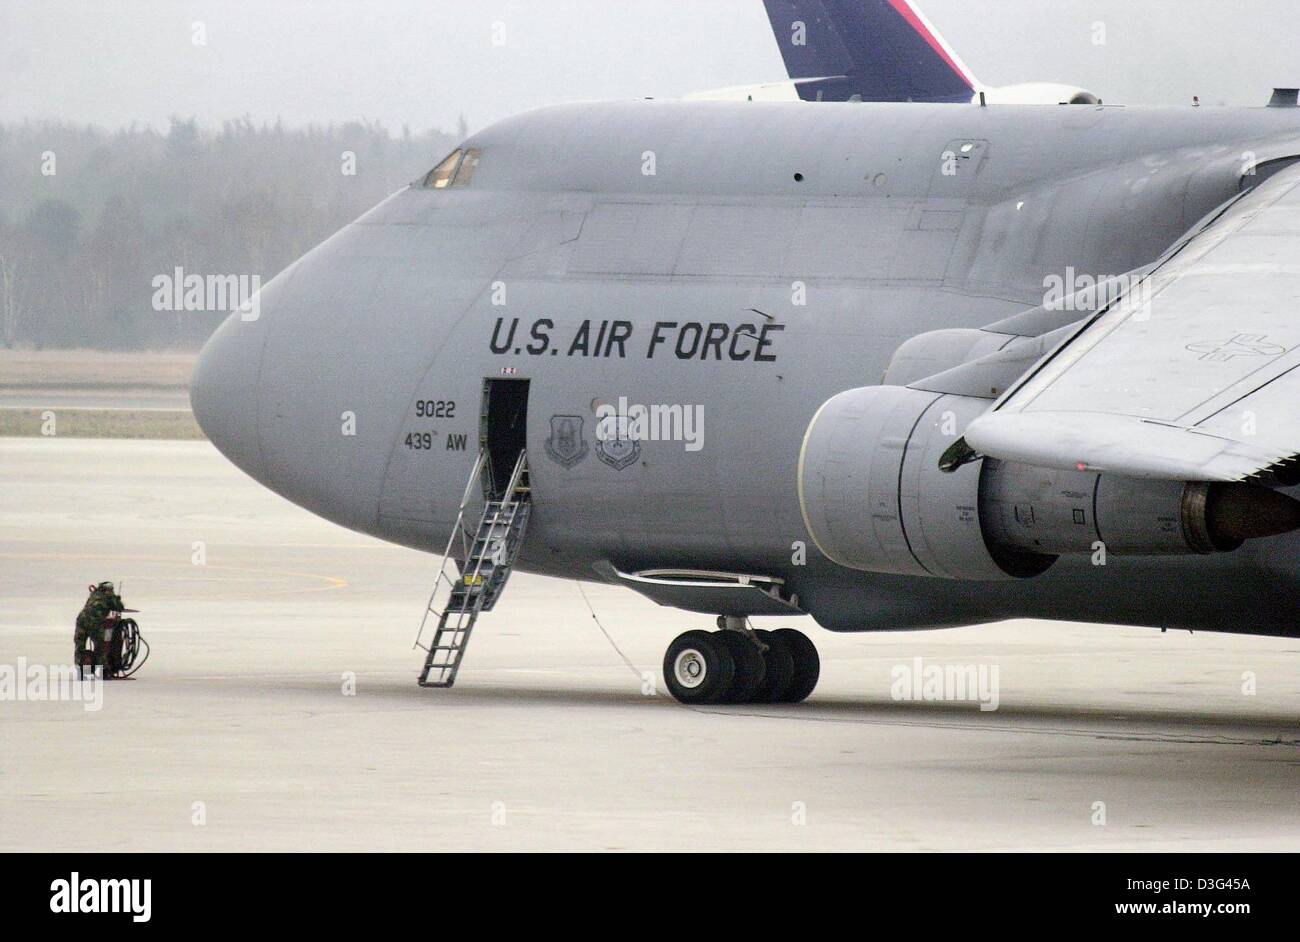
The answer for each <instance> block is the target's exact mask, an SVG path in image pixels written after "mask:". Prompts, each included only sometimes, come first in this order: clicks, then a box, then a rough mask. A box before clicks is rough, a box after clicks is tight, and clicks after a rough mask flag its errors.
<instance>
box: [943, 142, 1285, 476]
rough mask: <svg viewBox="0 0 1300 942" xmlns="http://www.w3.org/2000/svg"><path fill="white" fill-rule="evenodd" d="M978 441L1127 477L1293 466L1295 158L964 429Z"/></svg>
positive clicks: (997, 449) (1050, 463)
mask: <svg viewBox="0 0 1300 942" xmlns="http://www.w3.org/2000/svg"><path fill="white" fill-rule="evenodd" d="M966 441H967V443H968V444H969V445H970V446H971V448H973V449H974V450H975V451H976V452H979V453H981V454H984V455H987V456H990V457H994V458H1000V459H1004V460H1011V461H1022V462H1026V463H1030V464H1035V465H1041V466H1045V467H1053V468H1067V469H1075V468H1078V469H1086V470H1097V471H1108V472H1112V473H1115V474H1122V475H1125V476H1129V477H1148V478H1165V479H1176V480H1188V481H1241V480H1246V479H1250V478H1256V477H1264V476H1266V475H1270V474H1271V475H1274V476H1276V477H1278V478H1280V479H1282V480H1284V481H1288V480H1292V479H1294V476H1295V473H1296V471H1297V470H1300V164H1292V165H1291V166H1289V167H1286V168H1285V169H1283V170H1280V171H1278V172H1277V173H1275V174H1274V175H1273V176H1271V177H1269V178H1268V179H1267V180H1265V181H1264V182H1263V183H1261V184H1260V185H1259V186H1257V187H1256V188H1255V189H1254V190H1251V191H1249V192H1248V193H1246V194H1245V195H1243V196H1241V197H1239V198H1237V200H1236V201H1234V202H1232V203H1230V204H1229V205H1228V206H1227V207H1226V208H1225V209H1222V210H1221V211H1220V213H1219V215H1218V216H1217V218H1214V219H1213V220H1212V221H1210V222H1209V223H1208V224H1203V225H1202V227H1201V228H1199V229H1198V230H1196V231H1194V232H1193V233H1192V234H1191V235H1190V236H1189V237H1187V238H1186V239H1185V240H1183V241H1182V242H1180V243H1179V244H1178V245H1177V246H1175V248H1174V249H1171V250H1170V252H1169V253H1167V254H1166V256H1165V258H1164V259H1162V261H1161V262H1160V263H1159V264H1158V265H1157V266H1156V267H1155V269H1154V270H1153V271H1152V272H1151V273H1150V274H1149V275H1148V276H1147V277H1146V278H1145V279H1143V280H1142V281H1141V282H1139V284H1138V286H1137V287H1135V288H1134V289H1133V290H1131V291H1129V292H1128V294H1127V295H1125V297H1124V298H1122V299H1121V300H1120V301H1118V302H1117V303H1115V304H1113V305H1111V306H1110V307H1109V308H1107V309H1104V310H1103V311H1101V312H1100V313H1098V314H1097V315H1095V316H1094V317H1093V318H1091V319H1090V320H1089V321H1087V322H1086V323H1085V324H1084V326H1082V327H1081V328H1080V329H1079V330H1078V331H1077V332H1076V333H1074V334H1073V335H1072V336H1071V337H1069V338H1068V339H1066V340H1065V341H1064V342H1063V343H1062V344H1061V345H1060V346H1059V347H1057V349H1056V350H1055V351H1054V352H1053V353H1052V354H1051V355H1049V356H1048V357H1046V358H1045V359H1044V360H1043V361H1042V362H1040V363H1039V364H1038V365H1037V366H1036V368H1035V369H1033V370H1031V371H1030V372H1029V373H1028V374H1026V375H1025V376H1024V377H1022V378H1021V380H1020V381H1019V382H1018V383H1017V384H1016V385H1014V386H1013V387H1012V388H1010V389H1009V390H1008V391H1007V392H1006V394H1005V395H1003V397H1002V398H1001V399H1000V400H999V401H998V402H997V403H996V404H995V405H994V406H993V408H992V409H991V410H990V411H989V412H988V413H986V414H985V415H983V416H981V417H980V418H978V419H976V420H975V421H974V422H973V423H972V424H971V426H970V428H969V429H968V430H967V434H966Z"/></svg>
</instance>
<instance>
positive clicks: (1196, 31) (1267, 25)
mask: <svg viewBox="0 0 1300 942" xmlns="http://www.w3.org/2000/svg"><path fill="white" fill-rule="evenodd" d="M922 7H923V9H924V10H925V11H926V13H927V14H928V15H929V17H930V19H931V20H933V21H934V23H935V24H936V26H937V27H938V28H939V29H940V31H941V32H943V33H944V34H945V36H946V37H947V38H948V40H949V41H950V42H951V43H952V44H953V45H954V46H955V47H956V49H957V50H958V51H959V52H960V53H961V55H962V56H963V57H964V58H965V59H966V61H967V63H968V64H969V65H970V66H971V68H972V69H973V70H974V71H975V73H976V74H977V75H978V76H979V77H980V78H981V79H982V80H983V81H985V82H989V83H993V84H1005V83H1011V82H1019V81H1031V80H1042V81H1060V82H1068V83H1071V84H1077V85H1082V86H1085V87H1087V88H1089V89H1090V90H1092V91H1094V92H1096V93H1098V94H1100V95H1101V96H1102V97H1103V98H1104V99H1106V100H1107V101H1109V102H1116V103H1132V104H1181V103H1184V102H1188V101H1190V99H1191V96H1192V95H1193V94H1199V95H1200V96H1201V98H1202V99H1203V100H1204V101H1205V102H1207V103H1217V102H1221V101H1222V102H1226V103H1229V104H1263V103H1264V102H1265V101H1266V100H1267V98H1268V92H1269V90H1270V89H1271V88H1272V87H1273V86H1274V85H1284V84H1294V85H1300V52H1297V39H1300V6H1297V4H1296V3H1295V0H1239V2H1236V3H1224V2H1222V0H1055V2H1048V0H980V2H973V0H923V2H922ZM196 21H197V22H201V23H202V24H203V26H204V28H205V30H206V40H207V44H206V45H205V46H196V45H195V44H194V43H193V42H192V39H191V36H192V24H194V23H195V22H196ZM498 22H499V23H501V24H504V28H505V34H504V39H505V42H504V45H501V46H496V45H494V44H493V27H494V24H496V23H498ZM1099 22H1100V23H1103V24H1105V31H1106V35H1105V38H1106V43H1105V45H1095V44H1094V42H1093V36H1094V33H1093V30H1094V24H1096V23H1099ZM783 76H784V70H783V68H782V65H781V59H780V55H779V54H778V52H777V49H776V44H775V42H774V41H773V39H772V37H771V34H770V32H769V27H768V24H767V18H766V16H765V14H764V11H763V6H762V3H761V2H760V0H531V2H502V0H371V2H362V0H111V2H108V0H99V2H93V0H0V119H3V120H12V119H16V118H26V117H39V118H61V119H68V120H72V121H76V122H87V123H95V124H101V125H105V126H108V127H116V126H119V125H123V124H129V123H131V122H132V121H137V122H141V123H151V124H153V125H155V126H164V127H165V126H166V123H167V118H168V116H170V115H173V114H177V115H181V116H184V117H189V116H195V117H197V118H198V119H199V120H200V121H201V122H203V123H205V124H215V123H218V122H220V121H221V120H222V119H224V118H230V117H235V116H239V115H242V114H245V113H247V114H249V115H251V116H252V117H253V118H254V120H263V119H268V120H272V119H274V118H276V117H282V118H283V119H284V120H285V121H286V122H287V123H290V124H303V123H306V122H309V121H316V122H330V121H334V122H338V121H344V120H349V119H353V118H367V119H372V120H379V121H382V122H383V123H385V124H386V125H388V126H389V127H391V128H393V129H397V128H400V127H401V125H402V124H404V123H405V124H409V125H410V126H411V127H412V129H415V130H419V129H423V128H427V127H434V126H436V127H442V128H445V129H448V130H450V129H452V128H454V126H455V123H456V119H457V116H458V115H459V114H460V113H462V112H463V113H464V114H465V115H466V116H467V118H468V120H469V122H470V124H471V126H473V127H479V126H482V125H484V124H487V123H490V122H491V121H494V120H497V119H499V118H502V117H505V116H506V115H509V114H511V113H514V112H517V111H521V110H524V109H526V108H530V107H533V106H536V105H542V104H547V103H550V102H557V101H572V100H581V99H590V98H628V97H639V96H656V97H676V96H680V95H682V94H684V93H687V92H691V91H698V90H703V89H707V88H714V87H719V86H725V85H735V84H742V83H747V82H758V81H768V80H772V79H779V78H782V77H783Z"/></svg>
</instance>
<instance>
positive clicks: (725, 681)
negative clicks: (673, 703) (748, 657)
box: [664, 631, 736, 704]
mask: <svg viewBox="0 0 1300 942" xmlns="http://www.w3.org/2000/svg"><path fill="white" fill-rule="evenodd" d="M735 676H736V660H735V658H734V657H732V654H731V645H730V644H728V643H727V642H726V641H725V640H724V639H722V638H719V637H718V636H717V635H716V634H710V633H709V632H707V631H688V632H686V633H685V634H682V635H678V636H677V637H676V638H675V639H674V640H673V643H672V644H670V645H668V653H667V654H665V655H664V682H665V683H666V684H667V685H668V690H669V692H670V693H671V694H672V695H673V696H674V697H676V698H677V699H678V700H679V701H681V702H682V703H689V704H697V703H718V702H720V701H721V700H722V698H723V697H725V696H726V695H727V693H728V692H729V691H730V690H731V685H732V681H733V680H734V679H735Z"/></svg>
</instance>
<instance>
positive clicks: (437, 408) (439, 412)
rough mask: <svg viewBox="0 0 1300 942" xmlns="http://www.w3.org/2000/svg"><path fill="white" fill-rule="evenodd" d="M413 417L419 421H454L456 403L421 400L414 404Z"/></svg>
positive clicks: (441, 400) (440, 400) (439, 400)
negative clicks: (419, 419)
mask: <svg viewBox="0 0 1300 942" xmlns="http://www.w3.org/2000/svg"><path fill="white" fill-rule="evenodd" d="M415 415H416V417H417V418H421V419H454V418H456V403H455V402H453V401H451V400H443V399H421V400H420V401H419V402H417V403H416V404H415Z"/></svg>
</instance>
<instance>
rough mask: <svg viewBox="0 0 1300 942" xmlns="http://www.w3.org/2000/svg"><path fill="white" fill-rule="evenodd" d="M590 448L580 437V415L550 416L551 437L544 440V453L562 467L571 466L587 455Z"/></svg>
mask: <svg viewBox="0 0 1300 942" xmlns="http://www.w3.org/2000/svg"><path fill="white" fill-rule="evenodd" d="M590 450H591V449H590V448H589V447H588V445H587V442H586V441H585V440H584V439H583V437H582V416H580V415H553V416H551V437H550V438H548V439H547V440H546V454H547V456H548V457H550V459H551V460H552V461H554V462H555V463H556V464H558V465H559V466H560V467H562V468H572V467H573V466H574V465H576V464H578V463H579V462H580V461H582V459H583V458H585V457H587V452H588V451H590Z"/></svg>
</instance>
